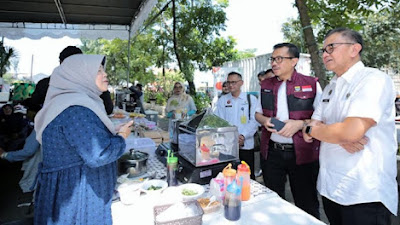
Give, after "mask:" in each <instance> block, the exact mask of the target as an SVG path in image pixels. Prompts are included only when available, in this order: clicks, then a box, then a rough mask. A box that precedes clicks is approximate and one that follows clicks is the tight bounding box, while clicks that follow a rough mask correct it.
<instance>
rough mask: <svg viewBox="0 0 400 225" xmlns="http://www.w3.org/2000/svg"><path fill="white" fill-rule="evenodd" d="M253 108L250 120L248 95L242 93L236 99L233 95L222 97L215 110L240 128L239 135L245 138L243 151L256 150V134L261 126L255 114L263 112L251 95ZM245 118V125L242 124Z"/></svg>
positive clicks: (216, 113)
mask: <svg viewBox="0 0 400 225" xmlns="http://www.w3.org/2000/svg"><path fill="white" fill-rule="evenodd" d="M250 101H251V107H250V118H249V103H248V101H247V94H246V93H243V92H241V93H240V95H239V96H238V97H237V98H235V97H233V96H232V94H231V93H229V94H226V95H222V96H221V97H220V98H219V99H218V101H217V105H216V108H215V111H214V113H215V115H217V116H219V117H221V118H222V119H224V120H226V121H228V122H229V123H230V124H232V125H235V126H236V127H237V128H238V131H239V135H240V134H241V135H243V136H244V138H245V139H244V146H243V147H242V148H241V149H253V148H254V138H253V137H254V134H255V132H256V131H257V129H258V126H259V125H260V124H259V123H258V122H257V121H256V118H255V113H256V111H257V112H262V110H261V104H260V102H259V101H258V100H257V98H256V97H255V96H254V95H250ZM243 116H244V117H245V118H246V120H245V121H244V122H245V123H242V121H241V117H243Z"/></svg>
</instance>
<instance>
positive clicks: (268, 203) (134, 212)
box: [111, 189, 325, 225]
mask: <svg viewBox="0 0 400 225" xmlns="http://www.w3.org/2000/svg"><path fill="white" fill-rule="evenodd" d="M167 190H168V189H166V190H165V191H167ZM170 200H171V199H170V198H169V197H168V196H166V195H164V193H163V194H161V195H157V194H156V195H142V196H141V197H140V198H139V200H138V201H137V202H136V203H134V204H132V205H124V204H123V203H121V202H115V203H113V204H112V206H111V209H112V216H113V224H114V225H131V224H141V225H153V224H154V215H153V208H154V206H156V205H164V204H166V203H167V202H168V201H170ZM203 224H205V225H207V224H209V225H218V224H221V225H225V224H246V225H252V224H269V225H275V224H282V225H290V224H296V225H320V224H325V223H323V222H321V221H319V220H317V219H315V218H314V217H312V216H311V215H309V214H307V213H306V212H304V211H303V210H301V209H299V208H297V207H296V206H294V205H292V204H291V203H289V202H287V201H285V200H283V199H282V198H280V197H279V196H278V195H277V194H276V193H274V192H272V193H261V194H259V195H257V196H254V195H253V196H252V197H251V199H250V200H249V201H246V202H242V210H241V217H240V219H239V220H238V221H236V222H232V221H229V220H226V219H225V218H224V210H223V207H221V209H220V210H219V211H216V212H213V213H209V214H204V215H203Z"/></svg>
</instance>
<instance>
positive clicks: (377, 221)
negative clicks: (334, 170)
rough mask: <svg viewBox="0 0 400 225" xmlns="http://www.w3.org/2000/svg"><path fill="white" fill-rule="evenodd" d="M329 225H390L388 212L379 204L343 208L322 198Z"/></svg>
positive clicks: (372, 203)
mask: <svg viewBox="0 0 400 225" xmlns="http://www.w3.org/2000/svg"><path fill="white" fill-rule="evenodd" d="M322 203H323V205H324V210H325V214H326V216H327V217H328V220H329V223H330V224H331V225H390V224H391V223H390V220H391V219H390V217H391V213H390V211H389V210H388V209H387V208H386V207H385V206H384V205H383V204H382V203H381V202H371V203H363V204H356V205H349V206H344V205H340V204H338V203H336V202H334V201H331V200H329V199H327V198H325V197H322Z"/></svg>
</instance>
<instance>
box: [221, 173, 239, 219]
mask: <svg viewBox="0 0 400 225" xmlns="http://www.w3.org/2000/svg"><path fill="white" fill-rule="evenodd" d="M241 208H242V201H241V186H240V185H238V184H237V183H236V180H233V182H232V183H231V184H229V185H228V187H227V188H226V192H225V199H224V217H225V218H226V219H227V220H230V221H237V220H239V219H240V213H241Z"/></svg>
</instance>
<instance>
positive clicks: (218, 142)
mask: <svg viewBox="0 0 400 225" xmlns="http://www.w3.org/2000/svg"><path fill="white" fill-rule="evenodd" d="M202 116H204V114H203V115H200V117H201V118H198V117H196V118H193V119H192V120H190V121H187V122H184V123H181V124H180V125H179V136H178V148H179V155H180V156H181V157H183V158H184V159H186V160H187V161H189V162H190V163H191V164H193V165H194V166H196V167H202V166H208V165H214V164H218V163H223V162H230V161H233V160H237V159H238V158H239V140H238V136H239V133H238V130H237V127H235V126H232V125H229V126H225V127H217V128H215V127H214V128H213V127H207V126H206V127H201V128H198V123H199V122H200V121H201V119H202ZM213 116H214V117H216V116H215V115H213ZM217 119H220V120H223V119H221V118H219V117H218V118H217ZM223 121H224V122H225V123H227V122H226V121H225V120H223ZM225 123H222V124H225ZM220 124H221V123H220Z"/></svg>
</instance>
